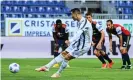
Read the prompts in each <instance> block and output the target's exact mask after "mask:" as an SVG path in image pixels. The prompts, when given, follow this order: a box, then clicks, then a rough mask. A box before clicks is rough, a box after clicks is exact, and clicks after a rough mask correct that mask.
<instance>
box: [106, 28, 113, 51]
mask: <svg viewBox="0 0 133 80" xmlns="http://www.w3.org/2000/svg"><path fill="white" fill-rule="evenodd" d="M106 31H107V33H108V36H109V49H110V51H111V52H112V34H111V33H109V32H108V30H106Z"/></svg>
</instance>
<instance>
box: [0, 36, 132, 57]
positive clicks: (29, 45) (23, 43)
mask: <svg viewBox="0 0 133 80" xmlns="http://www.w3.org/2000/svg"><path fill="white" fill-rule="evenodd" d="M1 39H2V44H4V45H3V48H2V50H1V53H2V54H1V57H2V58H51V57H53V56H52V55H51V41H52V40H53V39H52V38H51V37H2V38H1ZM105 39H106V40H105V48H106V53H109V41H108V37H106V38H105ZM113 41H114V44H113V48H114V50H113V51H114V53H113V54H112V53H110V54H109V56H110V57H112V58H121V54H120V51H119V48H118V44H119V42H118V38H116V37H113ZM115 41H116V42H115ZM132 52H133V37H132V38H131V40H130V48H129V55H130V57H132V58H133V53H132ZM88 54H89V55H88ZM88 54H87V53H86V54H85V55H83V56H81V57H80V58H95V55H93V48H91V51H90V52H89V53H88Z"/></svg>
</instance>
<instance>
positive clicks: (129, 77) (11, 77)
mask: <svg viewBox="0 0 133 80" xmlns="http://www.w3.org/2000/svg"><path fill="white" fill-rule="evenodd" d="M50 60H51V59H1V80H133V69H131V70H120V69H119V68H120V67H121V64H122V62H121V59H113V61H114V63H115V64H114V66H113V68H112V69H101V63H100V61H99V60H98V59H75V60H72V61H71V62H70V68H66V69H65V70H64V71H63V73H62V75H61V77H60V78H57V79H53V78H51V77H50V76H51V75H52V74H53V73H54V72H56V71H57V69H58V68H51V69H50V71H49V72H36V71H35V70H34V69H35V68H37V67H40V66H42V65H44V64H46V63H47V62H49V61H50ZM13 62H16V63H18V64H19V65H20V72H19V73H16V74H13V73H11V72H10V71H9V69H8V66H9V64H10V63H13ZM131 62H132V63H133V59H131Z"/></svg>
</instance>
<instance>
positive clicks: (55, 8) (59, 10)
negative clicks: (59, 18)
mask: <svg viewBox="0 0 133 80" xmlns="http://www.w3.org/2000/svg"><path fill="white" fill-rule="evenodd" d="M53 12H54V13H57V14H58V13H61V9H60V7H54V11H53Z"/></svg>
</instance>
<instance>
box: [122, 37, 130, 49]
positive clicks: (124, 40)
mask: <svg viewBox="0 0 133 80" xmlns="http://www.w3.org/2000/svg"><path fill="white" fill-rule="evenodd" d="M130 38H131V35H129V36H126V35H122V40H123V43H122V46H123V47H125V48H127V47H128V45H129V41H130Z"/></svg>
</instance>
